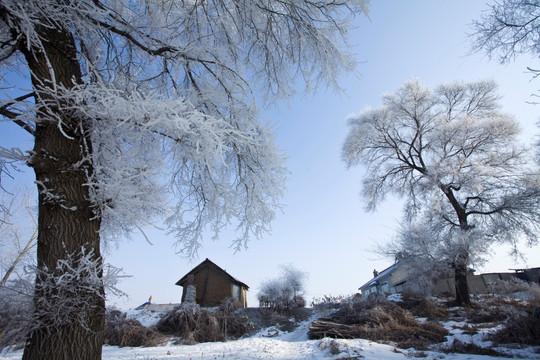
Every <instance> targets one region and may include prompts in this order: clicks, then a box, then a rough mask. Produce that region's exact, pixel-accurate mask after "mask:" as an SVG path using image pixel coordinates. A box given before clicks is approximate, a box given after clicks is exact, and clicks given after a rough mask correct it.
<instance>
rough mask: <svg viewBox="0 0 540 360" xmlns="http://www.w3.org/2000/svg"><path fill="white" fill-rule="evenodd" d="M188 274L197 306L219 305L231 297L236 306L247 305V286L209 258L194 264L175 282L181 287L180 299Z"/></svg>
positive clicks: (185, 288) (185, 290)
mask: <svg viewBox="0 0 540 360" xmlns="http://www.w3.org/2000/svg"><path fill="white" fill-rule="evenodd" d="M190 275H193V280H194V284H193V285H195V294H196V295H195V302H196V303H197V304H198V305H199V306H202V307H213V306H219V304H220V303H221V301H222V300H224V299H226V298H232V299H233V300H234V301H235V302H236V305H237V306H238V307H244V308H245V307H247V291H248V290H249V286H247V285H246V284H244V283H243V282H241V281H239V280H237V279H235V278H234V277H232V276H231V275H229V274H228V273H227V272H226V271H225V270H223V269H222V268H220V267H219V266H217V265H216V264H214V263H213V262H212V261H210V260H209V259H206V260H204V261H203V262H202V263H200V264H199V265H197V266H195V267H194V268H193V269H192V270H191V271H190V272H188V273H187V274H186V275H184V277H182V278H181V279H180V280H178V281H177V282H176V285H178V286H182V287H183V291H182V301H184V299H185V297H186V292H187V287H188V285H189V283H188V279H189V278H190Z"/></svg>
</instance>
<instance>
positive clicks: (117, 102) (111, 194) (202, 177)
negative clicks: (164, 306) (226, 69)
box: [55, 84, 286, 255]
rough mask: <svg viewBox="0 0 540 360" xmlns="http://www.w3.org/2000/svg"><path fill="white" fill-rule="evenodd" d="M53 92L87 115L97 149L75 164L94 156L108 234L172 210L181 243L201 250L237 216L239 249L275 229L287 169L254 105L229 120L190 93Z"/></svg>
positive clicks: (94, 197)
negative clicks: (206, 235) (199, 105)
mask: <svg viewBox="0 0 540 360" xmlns="http://www.w3.org/2000/svg"><path fill="white" fill-rule="evenodd" d="M55 98H56V99H61V100H62V102H63V103H65V104H69V105H65V108H66V109H65V110H66V112H68V113H70V114H71V116H73V117H77V118H81V119H89V120H88V121H89V128H90V132H91V140H92V149H91V151H90V150H89V149H87V151H86V155H85V160H84V161H82V162H81V163H80V164H76V165H75V166H80V167H81V168H83V169H85V165H84V163H85V162H86V161H87V160H88V161H90V162H91V163H92V166H93V167H92V171H89V172H88V184H87V185H88V188H89V191H90V197H91V201H92V202H93V204H94V205H95V208H96V216H101V218H102V224H103V225H102V228H103V229H104V230H103V231H104V233H105V234H107V233H108V232H113V231H118V229H122V230H124V231H126V232H129V231H130V230H131V229H132V228H133V227H136V226H139V225H148V224H151V223H152V222H153V221H155V220H156V217H158V216H159V217H161V218H163V217H166V219H167V224H168V225H169V226H170V231H171V232H172V233H174V234H175V235H177V238H178V239H179V242H181V244H182V246H181V248H182V251H183V252H185V253H186V254H189V255H193V254H194V253H195V252H196V250H197V248H198V246H199V243H200V241H201V238H202V233H203V231H204V230H205V229H206V227H209V228H210V230H211V231H213V232H214V234H216V235H217V233H218V232H219V231H220V230H221V229H222V228H223V227H224V226H226V225H230V224H234V225H236V226H237V230H238V234H239V236H238V238H237V240H236V242H235V243H234V246H235V248H236V249H237V250H238V249H240V248H242V247H243V246H245V244H246V241H247V239H248V238H249V237H250V236H251V235H254V236H256V237H259V236H261V235H262V233H264V232H266V231H268V230H269V228H270V222H271V221H272V220H273V218H274V216H275V215H274V211H275V209H276V208H279V199H280V198H281V196H282V193H283V186H284V185H283V184H284V182H285V177H286V170H285V168H284V167H283V162H284V157H283V156H282V154H280V152H279V151H278V150H277V148H276V147H275V144H274V135H273V134H272V132H271V129H270V128H269V126H267V125H266V124H264V123H261V122H259V121H258V120H256V118H255V115H256V114H255V112H254V110H251V111H248V110H247V109H244V111H243V112H242V114H241V115H242V116H241V117H240V118H233V119H225V118H223V117H219V116H212V115H209V114H206V113H203V112H201V111H199V110H197V109H196V108H195V107H194V106H193V105H192V104H191V103H190V102H189V101H187V100H185V99H183V98H182V97H178V98H174V99H163V98H161V97H160V96H159V95H156V94H155V93H151V92H147V93H141V92H131V93H125V92H124V91H121V90H118V89H114V88H111V87H109V86H106V85H103V84H93V85H81V86H75V87H73V88H70V89H66V88H60V87H59V88H58V91H57V92H56V93H55ZM167 190H169V191H171V192H172V194H173V196H174V199H175V202H176V203H174V202H173V201H170V199H168V198H167V197H166V196H165V195H164V194H166V193H167ZM180 239H181V240H180Z"/></svg>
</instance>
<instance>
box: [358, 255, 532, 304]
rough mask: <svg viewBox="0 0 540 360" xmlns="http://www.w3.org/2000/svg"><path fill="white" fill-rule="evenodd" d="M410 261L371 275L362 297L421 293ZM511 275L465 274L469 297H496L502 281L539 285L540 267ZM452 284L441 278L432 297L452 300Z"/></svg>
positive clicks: (363, 286)
mask: <svg viewBox="0 0 540 360" xmlns="http://www.w3.org/2000/svg"><path fill="white" fill-rule="evenodd" d="M410 266H411V265H410V259H407V258H401V259H399V260H398V261H396V263H394V264H393V265H391V266H389V267H388V268H386V269H384V270H382V271H381V272H378V271H376V270H374V271H373V278H372V279H371V280H369V281H368V282H366V283H365V284H364V285H362V286H361V287H360V288H359V290H361V292H362V295H363V296H367V295H369V294H371V293H381V294H396V293H402V292H403V291H404V290H405V289H412V290H416V291H418V290H422V289H420V288H419V285H418V283H417V282H415V280H416V279H415V278H414V277H413V276H412V275H411V274H412V271H411V267H410ZM510 270H513V271H514V272H508V273H489V274H480V275H474V271H473V270H471V271H469V272H468V274H467V284H468V286H469V292H470V293H471V294H496V293H498V292H500V289H501V286H500V285H501V284H502V282H503V281H510V280H513V279H520V280H523V281H528V282H532V283H536V284H538V283H539V282H540V267H536V268H529V269H510ZM454 284H455V282H454V277H453V276H451V275H447V276H442V277H441V278H439V279H437V280H435V281H434V282H433V284H432V285H431V294H432V295H435V296H442V295H447V296H455V285H454Z"/></svg>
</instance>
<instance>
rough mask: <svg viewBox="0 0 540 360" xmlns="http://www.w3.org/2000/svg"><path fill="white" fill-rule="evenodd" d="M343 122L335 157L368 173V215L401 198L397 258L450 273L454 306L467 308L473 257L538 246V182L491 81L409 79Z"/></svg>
mask: <svg viewBox="0 0 540 360" xmlns="http://www.w3.org/2000/svg"><path fill="white" fill-rule="evenodd" d="M349 122H350V132H349V135H348V137H347V139H346V141H345V144H344V147H343V156H344V160H345V161H346V162H347V164H348V165H349V166H353V165H358V164H363V165H366V166H367V171H366V175H365V177H364V179H363V195H364V197H365V199H366V201H367V204H368V209H371V210H373V209H375V206H376V205H377V204H378V203H379V202H380V201H382V200H383V199H384V198H385V196H386V195H387V194H388V193H393V194H396V195H398V196H400V197H403V198H405V199H406V202H405V209H404V211H405V218H404V222H405V223H404V224H403V229H404V231H402V232H401V234H400V238H399V239H398V241H397V242H396V243H397V244H398V246H397V247H396V251H406V252H407V253H409V254H411V255H413V256H414V257H417V258H422V259H424V260H423V261H425V260H430V261H432V262H438V263H439V264H444V265H447V266H449V267H451V268H453V270H454V272H455V287H456V302H457V303H458V304H469V303H470V298H469V292H468V288H467V278H466V272H467V267H468V266H469V265H470V263H471V259H472V257H473V256H478V255H480V254H478V252H479V251H480V249H483V250H485V249H486V248H487V247H489V245H490V244H493V242H510V243H512V244H514V246H516V243H517V241H518V240H519V238H520V236H522V235H525V236H526V237H527V240H528V242H529V243H534V242H536V241H537V235H536V234H537V233H538V230H539V225H538V224H540V210H539V206H538V204H539V199H540V198H539V188H538V184H539V179H538V174H535V173H534V171H533V170H532V169H531V168H530V166H531V165H529V164H528V161H527V160H528V156H527V151H526V150H525V149H524V148H522V147H520V146H519V145H518V143H517V136H518V134H519V127H518V125H517V123H516V122H515V120H513V119H512V118H511V117H510V116H508V115H506V114H504V113H502V112H501V111H499V105H498V96H497V94H496V85H495V84H494V83H493V82H489V81H482V82H473V83H454V84H444V85H441V86H439V87H438V88H437V89H436V90H435V91H431V90H430V89H429V88H427V87H425V86H424V85H422V84H421V83H420V82H419V81H418V80H412V81H409V82H407V83H405V84H404V85H403V86H402V87H401V88H400V89H398V90H397V91H395V92H394V93H393V94H389V95H385V96H384V97H383V105H382V106H381V107H379V108H375V109H373V108H369V109H367V110H364V111H363V112H362V113H360V114H359V115H354V116H351V117H350V119H349ZM426 268H427V267H426Z"/></svg>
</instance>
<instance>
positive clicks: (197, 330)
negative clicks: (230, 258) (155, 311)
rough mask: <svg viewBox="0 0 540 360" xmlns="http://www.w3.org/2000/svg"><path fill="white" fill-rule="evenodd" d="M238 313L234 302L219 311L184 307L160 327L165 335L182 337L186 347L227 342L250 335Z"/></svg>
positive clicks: (161, 321)
mask: <svg viewBox="0 0 540 360" xmlns="http://www.w3.org/2000/svg"><path fill="white" fill-rule="evenodd" d="M235 310H236V308H235V306H234V302H233V301H232V300H230V301H229V300H225V301H223V302H222V303H221V305H220V307H219V309H218V310H217V311H210V310H206V309H201V308H200V307H198V306H189V307H182V306H181V307H179V308H177V309H174V310H172V311H171V312H169V313H168V314H167V315H165V316H164V317H163V318H162V319H161V320H160V321H159V322H158V323H157V325H156V327H157V329H158V331H160V332H162V333H164V334H168V335H174V336H179V337H181V338H182V343H187V344H193V343H200V342H215V341H227V339H229V338H238V337H240V336H242V335H244V334H246V333H247V332H248V328H247V326H246V324H245V323H243V322H242V321H241V320H240V319H238V317H237V316H236V315H235Z"/></svg>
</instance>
